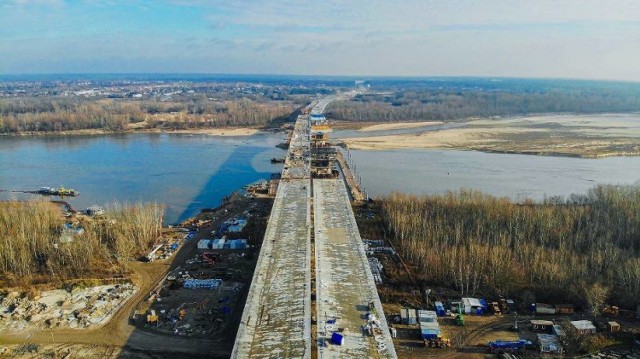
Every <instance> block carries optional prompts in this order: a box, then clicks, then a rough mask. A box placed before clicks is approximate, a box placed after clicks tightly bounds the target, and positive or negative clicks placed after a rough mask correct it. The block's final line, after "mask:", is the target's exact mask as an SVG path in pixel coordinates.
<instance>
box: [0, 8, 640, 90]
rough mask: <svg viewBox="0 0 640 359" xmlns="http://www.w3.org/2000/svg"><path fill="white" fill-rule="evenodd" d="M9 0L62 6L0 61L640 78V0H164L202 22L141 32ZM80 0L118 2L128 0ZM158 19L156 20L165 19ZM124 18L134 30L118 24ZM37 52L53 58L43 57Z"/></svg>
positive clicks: (16, 66)
mask: <svg viewBox="0 0 640 359" xmlns="http://www.w3.org/2000/svg"><path fill="white" fill-rule="evenodd" d="M11 2H12V3H13V4H14V6H18V5H15V4H18V3H20V2H22V5H20V6H19V7H21V8H27V6H24V5H26V4H27V3H29V4H32V5H34V4H39V6H33V7H34V8H40V9H42V8H46V7H45V6H44V5H45V4H46V3H48V4H57V5H61V4H65V5H66V6H65V8H67V9H66V10H64V11H63V10H58V11H50V12H48V13H47V14H46V16H47V17H45V16H44V15H43V16H42V18H43V19H46V21H41V20H40V19H39V21H38V23H35V20H33V21H32V23H30V24H31V25H32V28H36V29H40V28H42V31H32V33H36V34H38V36H35V37H34V36H31V38H29V42H28V43H22V42H24V36H22V38H21V37H20V36H18V35H20V34H18V35H16V36H14V38H13V39H12V38H11V37H10V36H5V39H4V40H2V39H0V46H6V48H12V49H13V50H14V51H12V55H11V56H10V57H8V58H6V57H5V58H4V59H3V58H0V69H2V68H4V69H9V70H11V71H23V72H24V71H26V72H32V71H30V70H28V68H29V66H32V67H34V66H35V67H38V68H42V69H45V68H47V66H49V68H50V70H48V71H49V72H51V71H54V72H55V71H63V70H64V71H66V69H67V68H69V67H78V66H89V65H88V64H92V65H91V67H92V68H101V69H103V70H102V71H116V72H117V71H134V72H135V71H151V70H153V71H160V72H161V71H162V67H163V66H166V67H167V68H171V69H173V70H175V69H182V70H181V71H184V72H241V73H257V72H270V73H301V74H314V73H318V74H359V75H360V74H371V75H421V76H425V75H480V76H482V75H486V76H533V77H583V78H610V79H625V80H629V79H634V80H638V81H640V70H639V69H638V67H637V65H636V63H637V62H638V61H639V60H640V1H636V0H612V1H606V2H605V1H601V0H564V1H558V0H556V1H550V0H536V1H528V0H526V1H525V0H511V1H509V0H485V1H470V0H455V1H454V0H397V1H388V0H385V1H383V0H350V1H341V0H325V1H323V2H317V3H313V4H311V3H309V2H303V1H297V0H272V1H264V0H234V1H229V0H211V1H206V0H192V1H189V0H163V2H162V3H161V4H160V5H163V6H169V10H168V11H169V12H171V9H173V10H185V9H186V10H189V14H190V16H192V17H190V18H189V19H181V20H180V21H189V22H190V23H198V22H201V23H202V26H201V28H197V29H195V30H193V31H192V29H191V28H189V30H184V29H183V28H182V27H181V26H180V25H179V24H178V26H176V25H175V24H174V25H173V26H174V27H173V28H170V27H166V28H164V29H165V30H166V31H164V32H163V33H162V34H157V33H154V32H153V31H145V29H144V28H141V27H136V26H138V25H136V24H135V23H133V24H118V26H117V27H114V29H113V30H111V29H110V26H108V25H109V24H108V23H107V24H102V25H100V26H98V24H94V23H92V21H91V20H87V21H85V23H82V24H78V23H77V22H76V21H75V20H74V19H77V18H81V16H80V15H81V14H79V13H78V10H77V7H75V6H71V2H67V3H65V2H64V1H62V0H11ZM159 2H160V0H128V1H126V3H127V4H129V5H131V4H132V3H133V4H135V6H136V7H137V9H142V8H145V9H153V8H154V7H156V6H160V5H159ZM85 3H86V4H92V6H95V5H96V4H98V5H100V4H101V5H103V6H104V7H114V6H116V7H117V6H118V4H120V6H123V5H122V4H124V3H125V0H122V1H118V0H95V1H90V0H86V1H85ZM176 7H180V8H176ZM71 10H75V13H73V12H70V11H71ZM32 12H33V11H32ZM70 14H73V15H70ZM93 15H94V16H97V15H99V14H97V15H96V14H93ZM141 16H142V14H141ZM194 16H195V17H194ZM197 16H200V18H197ZM98 18H99V16H98ZM3 20H6V21H5V23H9V22H10V23H11V24H13V27H15V28H16V29H18V30H15V31H20V30H19V29H20V22H21V21H22V22H24V21H25V19H24V18H23V17H20V16H14V17H12V18H9V17H7V18H6V19H5V18H3V16H2V15H1V14H0V22H2V21H3ZM165 20H166V19H158V20H157V21H154V23H157V24H159V25H158V26H164V25H162V24H163V21H165ZM174 21H178V20H174ZM121 25H128V29H131V32H132V33H126V32H123V31H117V29H120V28H121ZM167 26H169V25H167ZM97 28H99V29H100V33H99V35H98V34H97V32H96V29H97ZM51 29H55V31H53V30H51ZM172 30H173V31H172ZM5 31H10V30H5ZM15 31H14V33H12V34H14V35H15ZM141 33H144V35H145V36H141ZM1 34H2V30H1V29H0V35H1ZM97 36H99V37H98V38H99V40H100V41H96V37H97ZM3 43H4V44H3ZM60 48H62V49H65V50H64V51H60V50H58V49H60ZM38 54H46V55H47V57H49V58H53V59H55V61H51V62H48V63H42V64H40V63H39V62H38V61H39V59H40V58H42V56H38ZM24 69H27V70H24Z"/></svg>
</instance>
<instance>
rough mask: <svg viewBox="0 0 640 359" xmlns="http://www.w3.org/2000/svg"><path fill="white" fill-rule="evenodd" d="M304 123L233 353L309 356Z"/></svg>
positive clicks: (308, 201) (287, 162)
mask: <svg viewBox="0 0 640 359" xmlns="http://www.w3.org/2000/svg"><path fill="white" fill-rule="evenodd" d="M306 123H307V121H306V119H302V118H301V119H298V121H297V122H296V127H295V130H294V134H293V136H292V142H291V145H290V147H289V153H288V156H287V159H286V160H285V166H284V168H285V169H284V170H283V174H282V180H281V181H280V185H279V186H278V191H277V193H276V198H275V201H274V203H273V208H272V210H271V216H270V217H269V222H268V224H267V230H266V233H265V237H264V240H263V242H262V248H261V250H260V256H259V257H258V262H257V264H256V269H255V272H254V275H253V280H252V283H251V288H250V289H249V295H248V297H247V302H246V304H245V308H244V312H243V314H242V320H241V322H240V327H239V328H238V334H237V335H236V343H235V345H234V348H233V352H232V355H231V357H232V358H309V357H310V353H311V285H310V281H311V278H310V276H311V271H310V266H311V264H310V245H311V242H310V238H311V181H310V179H309V165H308V161H305V160H304V158H303V157H300V156H299V155H302V154H303V153H304V151H305V147H308V140H306V141H305V140H304V139H305V138H308V130H307V129H308V126H307V124H306ZM305 136H306V137H305Z"/></svg>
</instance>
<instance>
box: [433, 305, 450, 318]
mask: <svg viewBox="0 0 640 359" xmlns="http://www.w3.org/2000/svg"><path fill="white" fill-rule="evenodd" d="M435 307H436V315H438V316H439V317H444V316H445V315H447V311H446V310H445V309H444V305H442V302H435Z"/></svg>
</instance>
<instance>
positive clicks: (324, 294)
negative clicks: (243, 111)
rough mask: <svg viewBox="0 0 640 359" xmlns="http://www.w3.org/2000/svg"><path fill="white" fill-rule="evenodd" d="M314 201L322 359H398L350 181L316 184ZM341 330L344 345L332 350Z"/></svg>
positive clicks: (324, 181)
mask: <svg viewBox="0 0 640 359" xmlns="http://www.w3.org/2000/svg"><path fill="white" fill-rule="evenodd" d="M313 198H314V230H315V246H316V251H315V257H316V308H317V318H318V325H317V328H318V339H319V344H318V358H395V357H396V353H395V350H394V348H393V342H392V339H391V335H390V334H389V328H388V326H387V322H386V319H385V317H384V312H383V310H382V304H381V302H380V298H379V296H378V291H377V289H376V285H375V282H374V280H373V276H372V274H371V269H370V268H369V262H368V261H367V256H366V254H365V251H364V246H363V244H362V239H361V238H360V232H359V231H358V227H357V224H356V219H355V216H354V214H353V210H352V209H351V203H350V202H349V195H348V193H347V189H346V186H345V184H344V181H343V180H342V179H314V180H313ZM370 305H373V309H371V308H370ZM367 313H373V315H374V316H375V317H376V324H375V325H374V328H372V331H373V332H374V335H371V336H370V335H368V334H367V330H365V329H364V327H363V326H366V325H370V324H371V321H368V320H366V319H365V318H366V315H367ZM337 328H343V332H342V333H343V334H344V344H343V345H341V346H339V345H332V344H326V343H328V342H329V340H330V338H331V334H332V332H334V331H336V330H337ZM375 328H377V330H376V329H375ZM376 332H377V333H376ZM323 344H325V345H323Z"/></svg>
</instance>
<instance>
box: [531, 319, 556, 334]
mask: <svg viewBox="0 0 640 359" xmlns="http://www.w3.org/2000/svg"><path fill="white" fill-rule="evenodd" d="M531 330H533V331H534V332H542V333H551V332H552V331H553V322H552V321H549V320H532V321H531Z"/></svg>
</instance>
